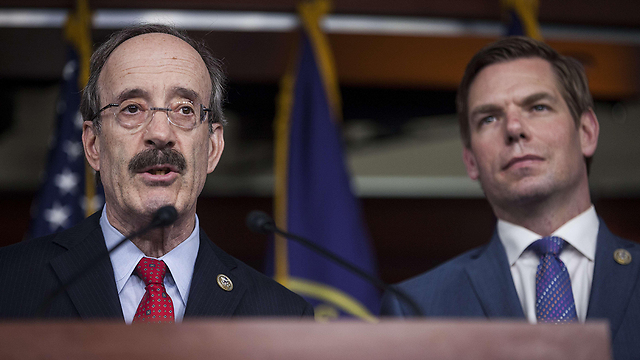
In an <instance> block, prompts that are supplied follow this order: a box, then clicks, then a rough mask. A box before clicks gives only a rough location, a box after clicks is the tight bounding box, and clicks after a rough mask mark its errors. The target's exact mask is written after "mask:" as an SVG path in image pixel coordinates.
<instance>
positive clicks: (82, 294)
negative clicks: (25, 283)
mask: <svg viewBox="0 0 640 360" xmlns="http://www.w3.org/2000/svg"><path fill="white" fill-rule="evenodd" d="M99 220H100V212H97V213H96V214H94V215H92V216H91V217H89V218H88V219H86V220H84V222H83V223H81V225H80V226H79V227H77V228H74V229H73V231H71V232H67V233H66V234H65V236H60V237H58V238H56V239H55V240H54V241H55V242H56V243H58V244H59V245H61V246H63V247H65V248H66V249H67V250H68V251H67V252H66V253H64V254H62V255H60V256H58V257H56V258H54V259H53V260H52V261H51V266H52V267H53V270H54V271H55V273H56V274H57V276H58V277H59V279H60V281H61V283H62V284H64V283H67V282H71V283H70V284H69V285H68V286H67V289H66V293H67V294H68V295H69V298H70V299H71V301H72V303H73V305H74V306H75V308H76V310H77V311H78V313H79V314H80V317H82V318H94V317H109V318H118V317H119V318H123V316H122V309H121V307H120V299H119V298H118V293H117V290H116V284H115V279H114V277H113V268H112V266H111V261H110V260H109V257H108V256H106V252H107V247H106V245H105V242H104V237H103V235H102V230H101V229H100V226H99ZM96 259H101V260H100V261H98V262H97V263H95V265H93V267H92V268H91V269H89V270H88V271H86V272H85V273H82V271H83V270H84V269H85V267H86V266H87V264H89V263H92V262H95V260H96ZM76 276H77V278H76V279H73V278H74V277H76ZM54 303H55V300H54Z"/></svg>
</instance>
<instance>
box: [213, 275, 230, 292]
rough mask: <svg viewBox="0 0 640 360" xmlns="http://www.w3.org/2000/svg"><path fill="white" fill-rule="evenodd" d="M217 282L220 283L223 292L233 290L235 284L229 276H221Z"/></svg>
mask: <svg viewBox="0 0 640 360" xmlns="http://www.w3.org/2000/svg"><path fill="white" fill-rule="evenodd" d="M216 280H217V281H218V286H220V288H221V289H222V290H224V291H231V290H233V282H231V279H229V277H228V276H227V275H224V274H220V275H218V277H217V278H216Z"/></svg>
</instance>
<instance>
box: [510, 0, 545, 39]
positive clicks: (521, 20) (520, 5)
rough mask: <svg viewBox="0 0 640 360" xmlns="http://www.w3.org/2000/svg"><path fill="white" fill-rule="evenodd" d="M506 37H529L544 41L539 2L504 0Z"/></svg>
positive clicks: (532, 0) (533, 0)
mask: <svg viewBox="0 0 640 360" xmlns="http://www.w3.org/2000/svg"><path fill="white" fill-rule="evenodd" d="M501 2H502V9H503V12H504V18H505V22H506V34H505V35H506V36H518V35H519V36H528V37H530V38H533V39H536V40H542V35H540V26H539V24H538V7H539V4H538V0H502V1H501Z"/></svg>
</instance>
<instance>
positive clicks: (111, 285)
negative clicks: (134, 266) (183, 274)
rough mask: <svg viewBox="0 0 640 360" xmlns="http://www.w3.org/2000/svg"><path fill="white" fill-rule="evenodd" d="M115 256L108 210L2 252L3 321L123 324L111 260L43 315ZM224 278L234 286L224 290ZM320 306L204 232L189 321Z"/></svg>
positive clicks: (307, 311)
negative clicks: (103, 219) (107, 235)
mask: <svg viewBox="0 0 640 360" xmlns="http://www.w3.org/2000/svg"><path fill="white" fill-rule="evenodd" d="M106 251H107V248H106V245H105V241H104V237H103V235H102V229H101V228H100V212H97V213H95V214H93V215H92V216H90V217H89V218H87V219H85V220H84V221H83V222H81V223H80V224H78V225H76V226H74V227H72V228H71V229H68V230H66V231H63V232H60V233H58V234H53V235H49V236H45V237H41V238H38V239H34V240H30V241H25V242H21V243H18V244H14V245H11V246H7V247H5V248H2V249H0V289H2V291H0V319H3V318H4V319H8V318H33V317H36V316H43V317H47V318H82V319H91V318H115V319H123V320H124V317H123V315H122V308H121V306H120V299H119V297H118V293H117V290H116V283H115V279H114V276H113V268H112V265H111V260H110V259H109V258H108V257H106V258H103V260H102V261H101V262H99V263H97V264H96V266H95V267H93V268H92V269H91V270H89V271H87V272H86V273H85V274H82V275H81V276H80V277H79V278H78V279H77V281H75V282H73V283H72V284H71V285H70V286H69V287H68V288H67V289H66V290H65V291H64V292H62V293H61V294H59V295H58V296H56V297H55V298H54V299H53V301H52V302H51V305H50V306H48V307H47V308H46V311H45V312H44V313H43V314H38V308H39V307H41V305H42V304H43V303H44V302H45V299H46V298H47V297H48V296H49V294H51V293H52V292H53V291H55V290H56V289H57V288H59V287H60V286H61V284H63V283H65V282H67V281H68V280H69V279H70V278H71V277H73V276H74V275H75V274H77V273H78V272H80V271H81V270H82V269H83V268H84V267H85V266H86V264H87V263H88V262H90V261H91V260H92V259H95V258H96V256H99V255H100V254H104V253H105V252H106ZM218 274H225V275H227V276H228V277H229V278H230V279H231V281H232V282H233V289H232V290H231V291H224V290H223V289H222V288H220V286H218V284H217V281H216V277H217V275H218ZM312 314H313V308H312V307H311V305H309V303H307V302H306V301H305V300H304V299H302V298H301V297H300V296H298V295H296V294H294V293H293V292H291V291H289V290H287V289H286V288H284V287H283V286H281V285H280V284H278V283H277V282H275V281H274V280H272V279H270V278H268V277H267V276H265V275H263V274H261V273H260V272H258V271H256V270H254V269H253V268H251V267H250V266H248V265H246V264H244V263H242V262H241V261H239V260H237V259H235V258H233V257H232V256H230V255H228V254H227V253H225V252H224V251H222V250H221V249H220V248H218V247H217V246H216V245H215V244H214V243H213V242H212V241H210V240H209V238H208V237H207V236H206V235H205V233H204V231H203V230H202V229H201V230H200V249H199V250H198V255H197V258H196V263H195V267H194V271H193V279H192V281H191V290H190V292H189V298H188V300H187V307H186V309H185V314H184V317H185V319H187V318H190V317H208V316H223V317H229V316H303V315H312Z"/></svg>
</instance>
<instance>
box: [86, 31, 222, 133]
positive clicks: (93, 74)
mask: <svg viewBox="0 0 640 360" xmlns="http://www.w3.org/2000/svg"><path fill="white" fill-rule="evenodd" d="M152 33H162V34H168V35H173V36H175V37H177V38H179V39H181V40H183V41H184V42H186V43H187V44H189V45H191V47H193V48H194V49H195V50H196V51H197V52H198V54H200V57H201V58H202V60H203V61H204V63H205V65H206V67H207V71H208V72H209V77H210V78H211V94H210V96H209V108H210V109H211V111H210V112H209V117H208V122H209V131H211V130H212V124H213V123H216V122H219V123H222V124H224V123H225V122H226V120H225V118H224V113H223V111H222V105H223V103H224V96H225V83H226V77H225V75H224V71H223V70H222V62H221V61H220V60H218V59H216V58H215V57H214V56H213V54H212V53H211V51H210V50H209V49H208V48H207V46H206V45H205V44H204V42H200V41H196V40H194V39H193V38H191V37H189V36H188V35H187V34H186V33H185V32H183V31H180V30H178V29H176V28H175V27H171V26H167V25H160V24H141V25H136V26H132V27H127V28H124V29H122V30H120V31H117V32H115V33H113V34H112V35H111V37H110V38H109V39H108V40H107V41H105V42H104V43H103V44H102V45H100V47H98V49H96V51H94V52H93V55H91V65H90V68H89V81H88V82H87V86H85V88H84V91H83V92H82V98H81V100H80V113H81V114H82V118H83V119H84V120H91V119H94V120H93V124H94V126H95V128H96V131H97V132H99V131H100V117H99V116H98V117H95V115H96V114H97V113H98V111H99V110H100V95H99V94H98V78H99V77H100V72H102V68H103V67H104V64H105V63H106V62H107V59H108V58H109V56H110V55H111V53H112V52H113V51H114V50H115V49H116V48H117V47H118V46H120V44H122V43H123V42H125V41H127V40H129V39H131V38H133V37H136V36H138V35H143V34H152Z"/></svg>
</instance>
